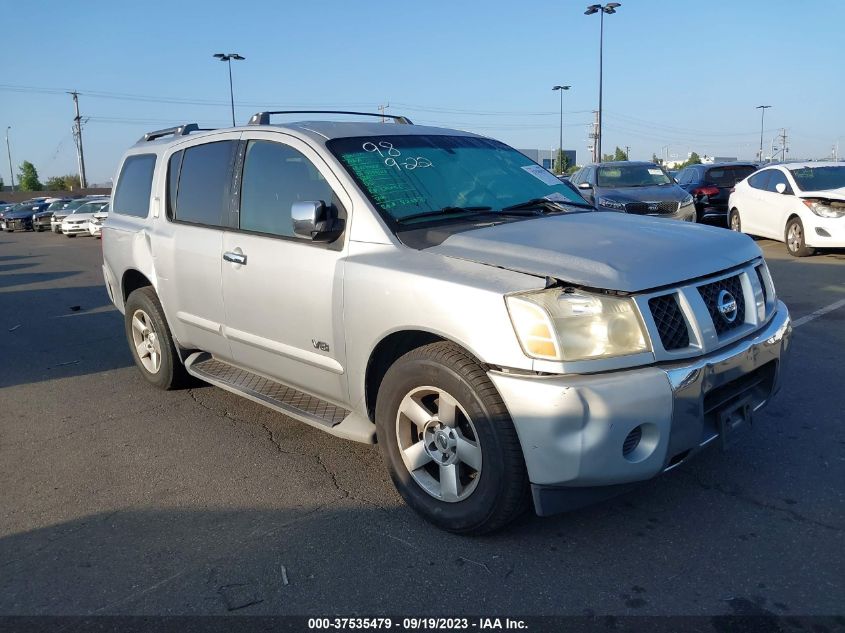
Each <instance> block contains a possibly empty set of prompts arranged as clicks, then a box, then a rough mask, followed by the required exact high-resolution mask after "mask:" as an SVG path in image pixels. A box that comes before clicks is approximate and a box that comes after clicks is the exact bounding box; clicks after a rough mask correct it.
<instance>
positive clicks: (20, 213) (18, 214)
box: [3, 208, 34, 220]
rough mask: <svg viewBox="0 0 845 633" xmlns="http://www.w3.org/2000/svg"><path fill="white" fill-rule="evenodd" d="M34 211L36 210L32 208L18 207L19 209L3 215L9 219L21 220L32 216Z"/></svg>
mask: <svg viewBox="0 0 845 633" xmlns="http://www.w3.org/2000/svg"><path fill="white" fill-rule="evenodd" d="M33 213H34V211H33V210H32V208H29V209H18V210H17V211H6V213H4V214H3V217H5V218H6V219H7V220H19V219H21V218H29V217H32V214H33Z"/></svg>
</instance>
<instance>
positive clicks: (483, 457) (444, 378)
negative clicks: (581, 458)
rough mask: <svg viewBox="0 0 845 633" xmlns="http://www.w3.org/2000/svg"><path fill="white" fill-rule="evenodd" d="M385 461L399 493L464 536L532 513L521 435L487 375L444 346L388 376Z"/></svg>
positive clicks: (382, 436)
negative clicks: (528, 510)
mask: <svg viewBox="0 0 845 633" xmlns="http://www.w3.org/2000/svg"><path fill="white" fill-rule="evenodd" d="M376 429H377V434H378V441H379V445H380V446H381V452H382V457H383V459H384V461H385V464H386V466H387V468H388V471H389V472H390V476H391V478H392V479H393V483H394V485H395V486H396V488H397V490H398V491H399V494H401V495H402V498H403V499H404V500H405V501H406V503H407V504H408V505H409V506H411V507H412V508H413V509H414V510H416V511H417V512H418V513H419V514H421V515H422V516H423V518H425V519H426V520H428V521H430V522H431V523H433V524H435V525H437V526H438V527H440V528H443V529H445V530H448V531H450V532H455V533H459V534H483V533H487V532H492V531H493V530H496V529H499V528H501V527H503V526H504V525H506V524H507V523H509V522H510V521H512V520H513V519H515V518H516V517H517V516H519V515H520V514H521V513H523V512H524V511H525V510H526V508H527V507H528V501H529V495H528V475H527V472H526V469H525V459H524V457H523V455H522V448H521V446H520V444H519V439H518V437H517V435H516V429H515V428H514V425H513V422H512V421H511V418H510V415H509V414H508V411H507V408H506V407H505V405H504V403H503V402H502V399H501V397H500V396H499V393H498V391H497V390H496V388H495V386H494V385H493V383H491V382H490V379H489V378H488V377H487V373H486V371H485V369H484V368H483V367H482V366H481V365H480V364H479V363H478V361H476V360H475V359H474V358H472V357H471V356H470V355H469V354H468V353H467V352H466V351H465V350H463V349H462V348H460V347H459V346H457V345H455V344H454V343H449V342H439V343H432V344H430V345H426V346H424V347H420V348H417V349H415V350H412V351H410V352H408V353H407V354H405V355H404V356H402V357H401V358H400V359H399V360H397V361H396V362H395V363H394V364H393V365H392V366H391V367H390V369H388V371H387V373H386V374H385V377H384V380H383V381H382V383H381V387H380V389H379V393H378V399H377V402H376Z"/></svg>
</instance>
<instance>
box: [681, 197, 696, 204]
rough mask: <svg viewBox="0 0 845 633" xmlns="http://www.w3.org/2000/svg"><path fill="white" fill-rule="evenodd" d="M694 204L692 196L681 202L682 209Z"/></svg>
mask: <svg viewBox="0 0 845 633" xmlns="http://www.w3.org/2000/svg"><path fill="white" fill-rule="evenodd" d="M692 202H693V201H692V196H690V195H688V196H687V197H686V198H684V199H683V200H681V206H682V207H688V206H689V205H691V204H692Z"/></svg>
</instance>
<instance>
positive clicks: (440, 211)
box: [396, 207, 493, 223]
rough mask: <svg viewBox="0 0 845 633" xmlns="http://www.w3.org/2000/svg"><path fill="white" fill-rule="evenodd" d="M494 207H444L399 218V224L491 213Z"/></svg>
mask: <svg viewBox="0 0 845 633" xmlns="http://www.w3.org/2000/svg"><path fill="white" fill-rule="evenodd" d="M492 209H493V207H443V208H442V209H435V210H434V211H423V212H422V213H413V214H411V215H406V216H405V217H402V218H397V219H396V221H397V222H400V223H401V222H407V221H408V220H416V219H417V218H429V217H435V216H438V215H453V214H458V213H470V214H472V213H478V212H482V211H490V210H492Z"/></svg>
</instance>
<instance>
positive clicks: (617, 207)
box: [599, 198, 625, 211]
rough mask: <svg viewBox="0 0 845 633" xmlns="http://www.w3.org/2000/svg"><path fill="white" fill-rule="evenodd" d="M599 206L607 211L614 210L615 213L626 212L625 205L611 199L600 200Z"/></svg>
mask: <svg viewBox="0 0 845 633" xmlns="http://www.w3.org/2000/svg"><path fill="white" fill-rule="evenodd" d="M599 206H600V207H604V208H606V209H613V210H614V211H624V210H625V203H624V202H619V201H618V200H611V199H610V198H599Z"/></svg>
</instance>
